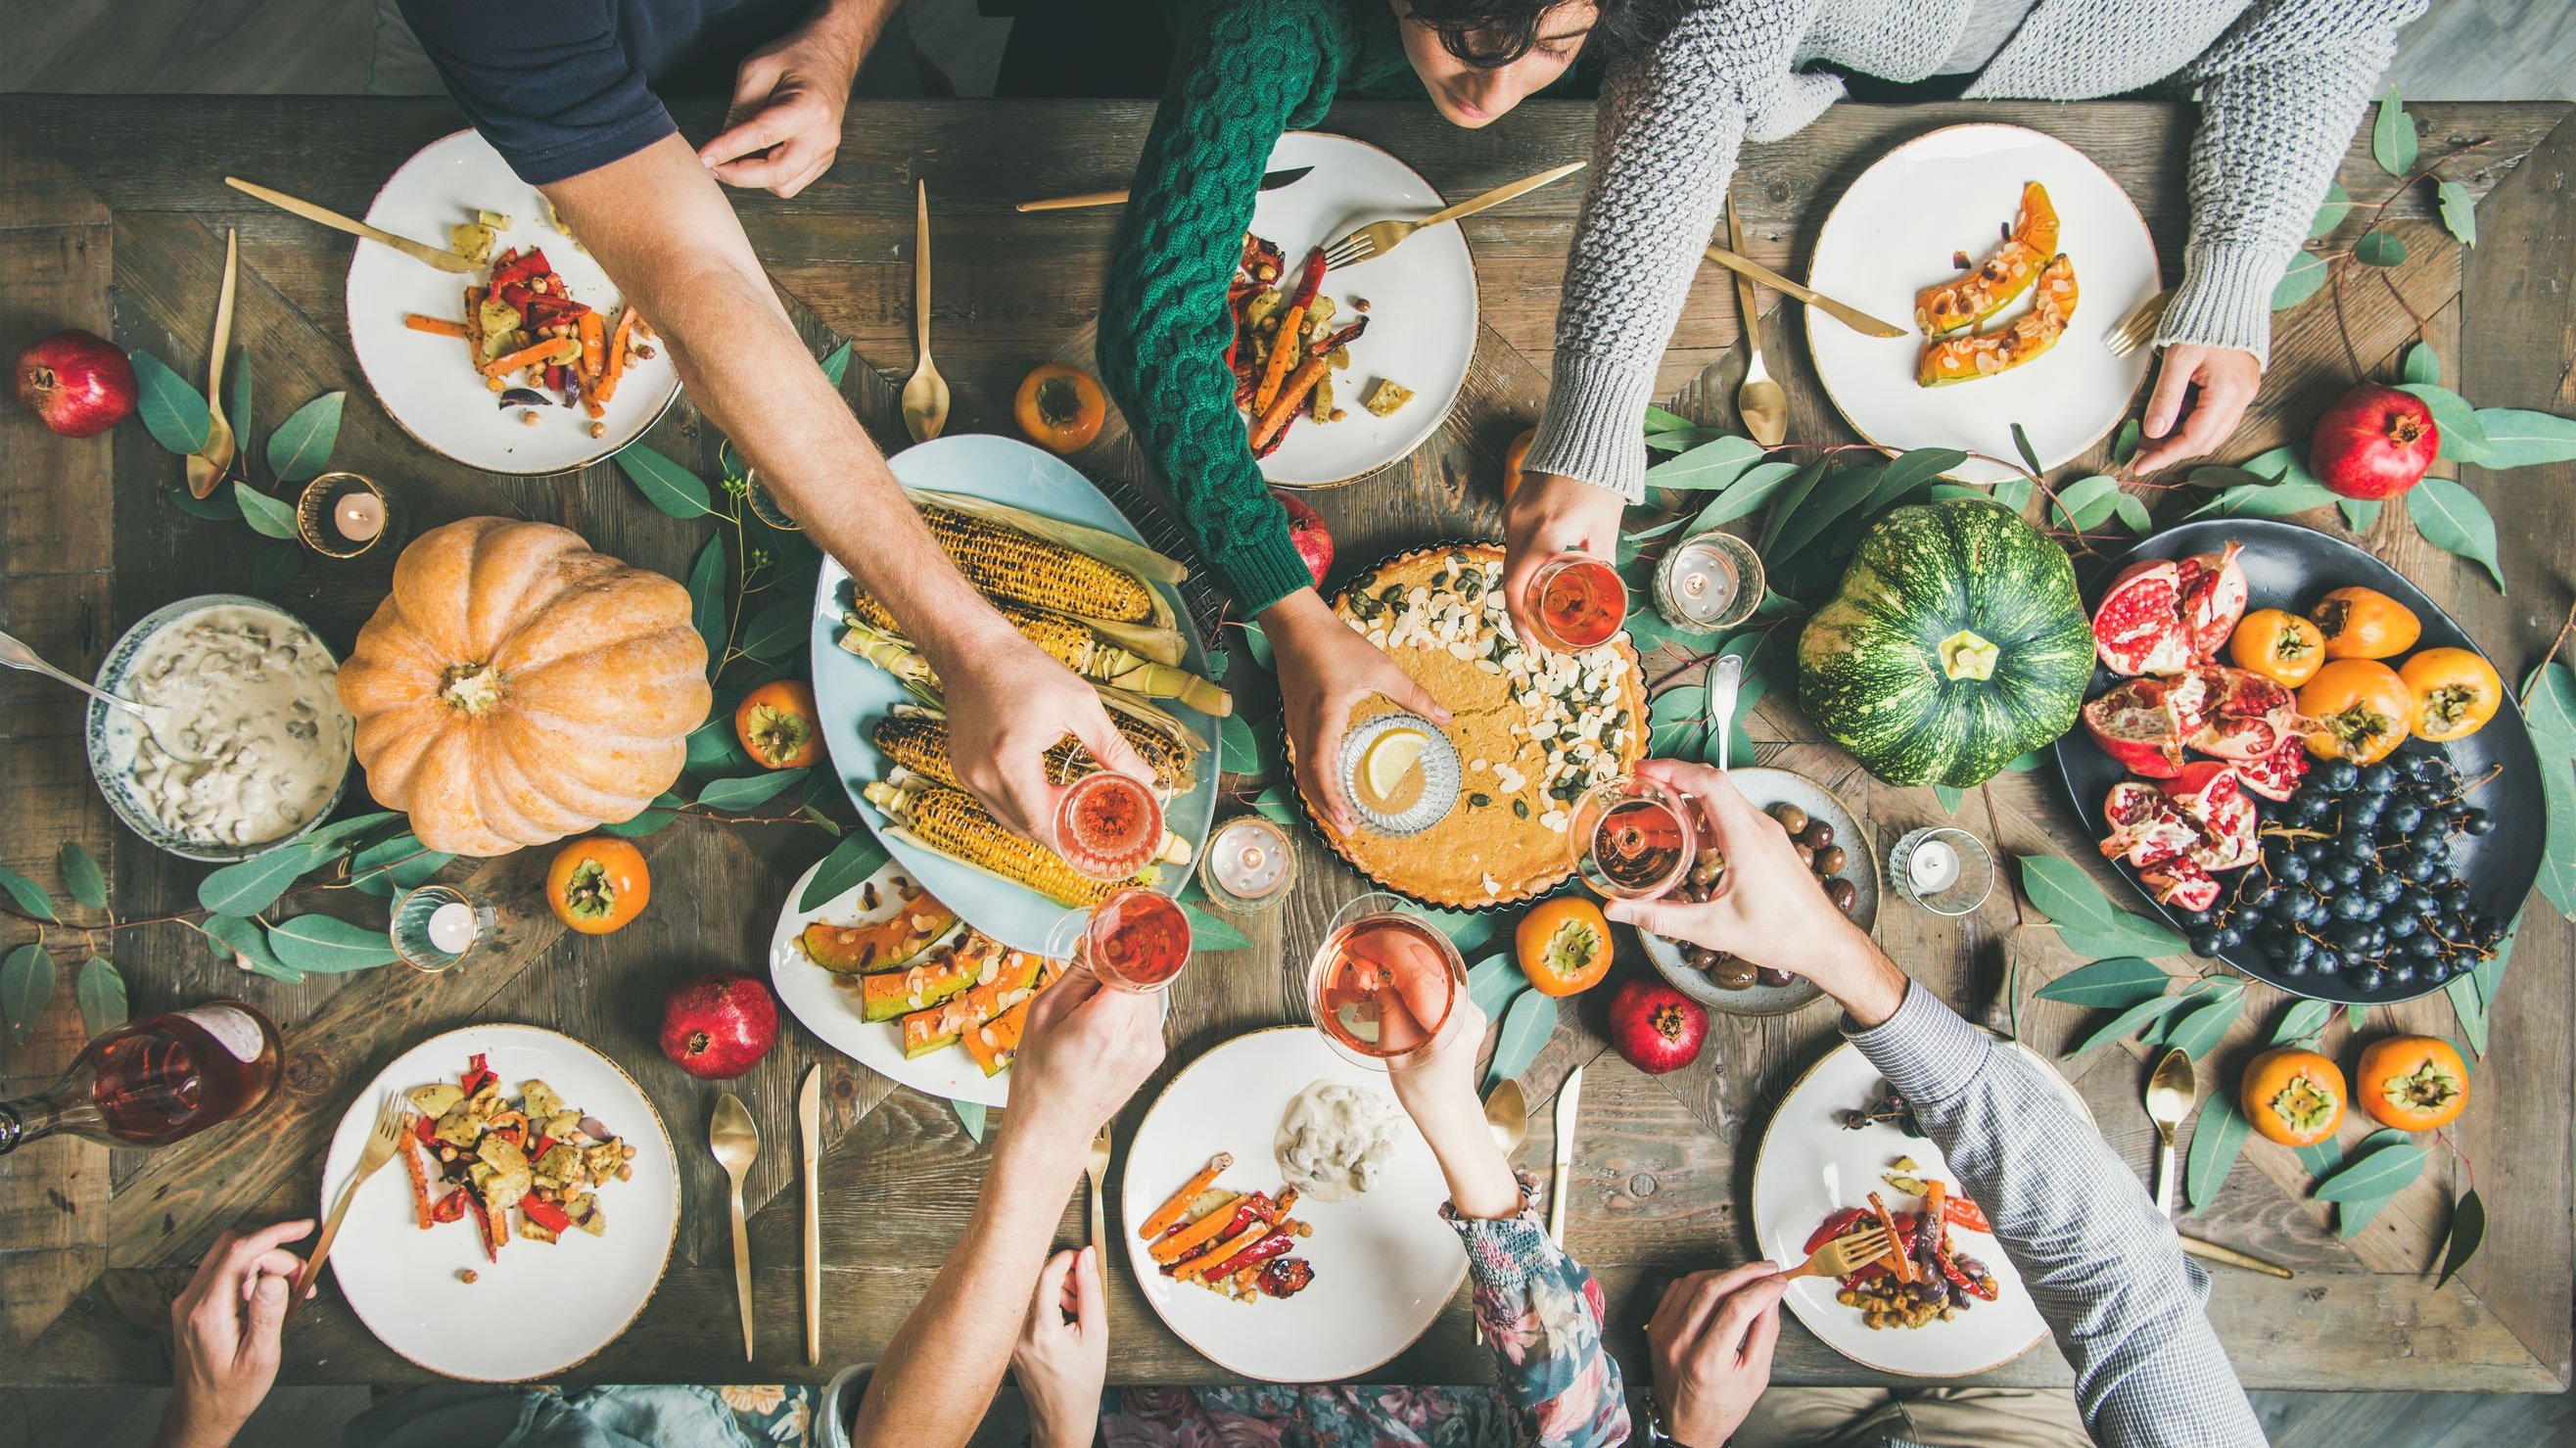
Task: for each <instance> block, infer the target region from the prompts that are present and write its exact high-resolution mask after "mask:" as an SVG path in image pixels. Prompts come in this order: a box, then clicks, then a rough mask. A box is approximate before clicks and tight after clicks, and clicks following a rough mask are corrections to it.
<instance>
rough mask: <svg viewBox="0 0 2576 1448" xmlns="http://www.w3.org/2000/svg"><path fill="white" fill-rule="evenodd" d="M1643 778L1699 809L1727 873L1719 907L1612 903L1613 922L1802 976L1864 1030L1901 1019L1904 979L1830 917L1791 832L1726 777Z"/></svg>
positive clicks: (1863, 938)
mask: <svg viewBox="0 0 2576 1448" xmlns="http://www.w3.org/2000/svg"><path fill="white" fill-rule="evenodd" d="M1637 773H1638V774H1639V775H1640V776H1641V777H1643V778H1646V779H1651V780H1654V781H1655V782H1657V783H1659V784H1663V785H1668V786H1670V787H1671V788H1673V789H1677V790H1679V791H1681V792H1682V793H1684V794H1687V795H1690V796H1691V797H1692V798H1693V799H1694V800H1696V801H1697V803H1698V806H1699V813H1700V818H1701V820H1702V822H1703V827H1704V829H1705V830H1706V832H1707V837H1708V847H1709V848H1710V849H1712V850H1714V851H1715V852H1717V853H1718V854H1720V855H1722V856H1723V857H1724V858H1725V860H1726V873H1725V875H1724V876H1723V877H1721V883H1720V888H1719V890H1718V893H1717V897H1716V898H1715V899H1713V900H1709V901H1707V902H1705V903H1701V904H1689V903H1686V902H1683V901H1679V900H1671V899H1664V900H1613V901H1611V902H1610V904H1609V909H1608V912H1607V913H1608V915H1609V916H1610V918H1611V919H1613V920H1617V921H1620V922H1623V923H1625V924H1629V925H1634V926H1636V927H1637V928H1638V929H1640V930H1645V931H1650V932H1652V933H1654V934H1656V935H1660V936H1663V937H1664V938H1666V939H1668V940H1683V941H1688V942H1690V943H1691V944H1693V945H1704V946H1706V947H1708V948H1709V949H1711V950H1722V951H1725V952H1727V953H1728V954H1730V955H1735V956H1739V957H1741V958H1743V959H1745V960H1749V961H1751V962H1752V963H1754V964H1755V965H1767V966H1769V967H1771V968H1772V969H1773V970H1785V971H1788V972H1790V973H1791V974H1793V975H1803V976H1805V977H1807V978H1808V979H1809V980H1812V981H1814V982H1815V983H1816V984H1817V985H1818V986H1819V987H1821V988H1822V989H1823V990H1824V992H1825V993H1826V994H1827V995H1830V996H1832V997H1833V998H1834V999H1835V1000H1837V1001H1839V1002H1841V1003H1842V1005H1843V1007H1844V1009H1846V1010H1848V1011H1850V1012H1851V1013H1852V1015H1853V1017H1854V1018H1855V1019H1857V1020H1859V1021H1860V1022H1861V1023H1862V1024H1863V1025H1865V1026H1869V1025H1876V1024H1878V1023H1879V1022H1880V1021H1883V1020H1885V1019H1887V1017H1888V1016H1891V1015H1894V1014H1895V1013H1896V1007H1897V1006H1898V1005H1899V1004H1901V1003H1902V1002H1903V1000H1904V997H1905V976H1904V974H1903V973H1902V972H1900V971H1898V970H1897V968H1896V967H1895V966H1894V965H1893V964H1891V963H1890V962H1889V961H1888V959H1887V957H1886V956H1884V955H1882V954H1880V953H1879V949H1878V947H1877V945H1876V944H1874V943H1873V942H1872V941H1871V940H1870V938H1869V934H1868V932H1866V931H1864V930H1862V929H1861V928H1860V927H1859V926H1857V925H1855V924H1853V923H1852V922H1851V920H1850V919H1849V917H1847V916H1845V915H1844V914H1843V913H1842V912H1841V911H1840V910H1837V909H1835V908H1834V903H1833V901H1832V900H1831V899H1830V898H1828V897H1827V896H1826V894H1825V892H1824V890H1823V889H1822V888H1820V887H1819V886H1818V884H1817V883H1816V877H1815V873H1814V871H1813V870H1811V869H1810V868H1809V863H1808V861H1807V860H1805V859H1803V858H1801V857H1800V855H1799V852H1798V849H1797V847H1796V846H1795V845H1794V844H1792V843H1791V842H1790V840H1789V831H1788V830H1787V828H1785V827H1784V826H1782V825H1781V823H1780V822H1779V821H1778V820H1777V819H1774V818H1772V817H1771V815H1769V814H1768V813H1766V812H1764V811H1762V810H1759V809H1756V808H1754V807H1753V802H1752V801H1751V800H1748V799H1746V798H1745V797H1744V796H1743V794H1742V793H1741V792H1739V791H1738V790H1737V789H1736V787H1735V783H1734V781H1733V780H1730V779H1728V778H1727V776H1726V772H1725V771H1724V770H1719V769H1711V768H1709V767H1708V766H1707V765H1704V764H1684V763H1682V762H1680V761H1679V760H1672V759H1649V760H1647V761H1646V762H1645V763H1643V764H1640V765H1639V766H1637Z"/></svg>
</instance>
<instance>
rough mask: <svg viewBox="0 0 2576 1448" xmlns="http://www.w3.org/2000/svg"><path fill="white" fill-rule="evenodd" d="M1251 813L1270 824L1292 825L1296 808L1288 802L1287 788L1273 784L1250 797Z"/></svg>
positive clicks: (1295, 816) (1295, 815) (1283, 785)
mask: <svg viewBox="0 0 2576 1448" xmlns="http://www.w3.org/2000/svg"><path fill="white" fill-rule="evenodd" d="M1252 811H1253V813H1255V814H1257V815H1260V816H1261V817H1262V818H1264V819H1266V820H1268V821H1270V822H1271V823H1272V824H1279V825H1293V824H1295V823H1296V822H1297V807H1296V806H1295V805H1294V804H1291V803H1289V801H1288V786H1286V785H1285V784H1274V785H1272V786H1270V787H1269V788H1268V789H1265V790H1263V791H1262V792H1261V793H1259V794H1256V795H1254V796H1253V797H1252Z"/></svg>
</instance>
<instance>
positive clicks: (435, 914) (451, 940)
mask: <svg viewBox="0 0 2576 1448" xmlns="http://www.w3.org/2000/svg"><path fill="white" fill-rule="evenodd" d="M475 934H476V930H475V924H474V907H473V906H471V905H468V904H466V903H465V902H464V901H462V900H450V901H448V902H447V903H446V904H444V905H441V906H439V907H438V908H437V909H436V910H433V911H431V912H430V914H429V943H430V944H432V945H435V946H437V947H438V948H439V949H441V950H443V951H445V952H447V953H448V954H450V955H463V954H464V953H465V951H466V949H467V947H469V946H471V945H473V944H474V936H475Z"/></svg>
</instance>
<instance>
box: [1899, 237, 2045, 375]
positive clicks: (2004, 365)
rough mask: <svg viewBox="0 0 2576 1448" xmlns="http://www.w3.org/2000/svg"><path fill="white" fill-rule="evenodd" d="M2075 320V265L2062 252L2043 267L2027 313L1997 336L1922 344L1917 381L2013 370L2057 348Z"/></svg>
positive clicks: (1982, 335) (1986, 334)
mask: <svg viewBox="0 0 2576 1448" xmlns="http://www.w3.org/2000/svg"><path fill="white" fill-rule="evenodd" d="M2074 318H2075V263H2073V262H2071V261H2069V260H2067V259H2066V257H2065V256H2064V255H2063V254H2060V255H2059V256H2057V257H2055V258H2052V259H2051V260H2050V261H2049V263H2048V265H2047V266H2045V267H2043V268H2041V269H2040V273H2039V287H2038V294H2037V295H2036V296H2034V297H2032V298H2031V304H2030V310H2029V311H2027V312H2024V313H2023V314H2022V315H2020V316H2019V317H2016V318H2014V319H2013V323H2012V325H2011V326H2009V327H2006V328H2004V329H2003V330H2002V331H1999V332H1979V333H1976V334H1975V335H1973V336H1967V337H1939V338H1935V339H1933V340H1932V341H1929V342H1926V343H1924V344H1923V355H1922V357H1921V358H1920V359H1918V360H1917V361H1916V363H1915V366H1914V380H1915V382H1916V383H1918V384H1920V385H1922V386H1924V387H1944V386H1947V385H1949V384H1950V383H1953V382H1974V381H1976V380H1977V379H1978V378H1980V377H1992V376H1994V375H1996V374H1997V373H2000V372H2009V371H2011V370H2012V369H2014V368H2015V367H2019V366H2020V365H2021V364H2023V363H2024V362H2027V361H2029V360H2030V359H2031V358H2033V357H2036V356H2038V355H2039V354H2040V353H2042V352H2045V351H2047V350H2048V349H2049V348H2051V347H2054V346H2056V345H2057V339H2058V338H2059V337H2061V336H2064V335H2065V334H2066V324H2067V323H2068V322H2070V321H2072V320H2074Z"/></svg>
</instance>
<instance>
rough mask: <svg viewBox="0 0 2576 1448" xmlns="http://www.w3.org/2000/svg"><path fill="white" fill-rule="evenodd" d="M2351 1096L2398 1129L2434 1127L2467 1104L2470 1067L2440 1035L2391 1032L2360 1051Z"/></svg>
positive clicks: (2373, 1117) (2445, 1122) (2455, 1117)
mask: <svg viewBox="0 0 2576 1448" xmlns="http://www.w3.org/2000/svg"><path fill="white" fill-rule="evenodd" d="M2352 1080H2353V1100H2354V1101H2355V1102H2356V1103H2358V1104H2359V1105H2360V1107H2361V1109H2362V1110H2363V1111H2364V1112H2365V1113H2367V1114H2368V1115H2369V1117H2370V1119H2371V1120H2373V1121H2376V1122H2378V1123H2379V1124H2380V1125H2382V1126H2394V1127H2396V1128H2397V1129H2398V1130H2400V1131H2434V1130H2438V1129H2439V1128H2441V1127H2445V1126H2448V1125H2450V1124H2451V1123H2452V1122H2453V1121H2456V1120H2458V1119H2459V1115H2460V1113H2461V1112H2462V1111H2465V1110H2467V1109H2468V1105H2469V1066H2468V1063H2467V1062H2465V1061H2463V1060H2461V1059H2460V1052H2459V1048H2458V1047H2456V1046H2454V1045H2452V1044H2451V1043H2450V1042H2448V1041H2445V1040H2443V1039H2442V1038H2441V1037H2439V1036H2390V1037H2389V1038H2387V1039H2386V1040H2382V1041H2373V1042H2371V1043H2370V1044H2369V1045H2368V1046H2366V1047H2364V1048H2363V1049H2362V1053H2361V1069H2360V1070H2358V1071H2355V1072H2354V1073H2353V1077H2352Z"/></svg>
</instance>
